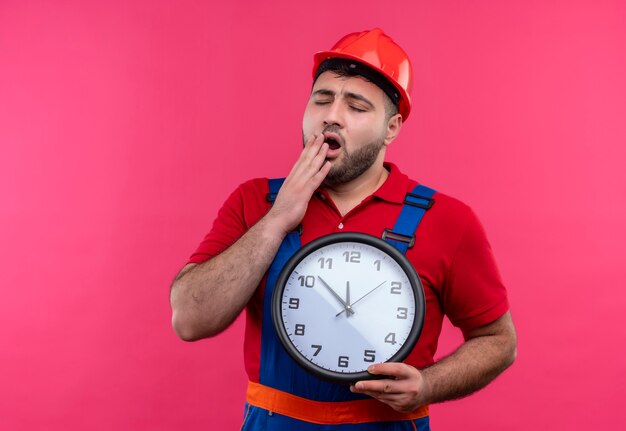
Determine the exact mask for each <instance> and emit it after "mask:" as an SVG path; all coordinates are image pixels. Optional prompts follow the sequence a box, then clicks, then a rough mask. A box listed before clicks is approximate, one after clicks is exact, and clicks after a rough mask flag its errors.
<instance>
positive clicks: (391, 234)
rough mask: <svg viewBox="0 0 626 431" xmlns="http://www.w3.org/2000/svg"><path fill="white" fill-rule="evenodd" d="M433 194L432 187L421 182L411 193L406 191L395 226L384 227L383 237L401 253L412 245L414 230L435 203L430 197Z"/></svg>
mask: <svg viewBox="0 0 626 431" xmlns="http://www.w3.org/2000/svg"><path fill="white" fill-rule="evenodd" d="M434 194H435V190H434V189H431V188H430V187H426V186H423V185H421V184H418V185H417V186H415V188H414V189H413V190H412V191H411V193H407V194H406V197H405V198H404V205H403V206H402V211H400V215H399V216H398V219H397V220H396V224H395V226H394V227H393V229H385V231H384V232H383V239H384V240H385V241H387V242H388V243H390V244H391V245H393V246H394V247H396V248H397V249H398V250H400V251H401V252H402V253H403V254H405V253H406V251H407V250H408V249H409V248H411V247H413V244H414V243H415V230H416V229H417V227H418V226H419V224H420V222H421V221H422V217H424V214H425V213H426V211H427V210H428V209H430V208H431V207H432V206H433V204H434V203H435V200H434V199H433V198H432V196H433V195H434Z"/></svg>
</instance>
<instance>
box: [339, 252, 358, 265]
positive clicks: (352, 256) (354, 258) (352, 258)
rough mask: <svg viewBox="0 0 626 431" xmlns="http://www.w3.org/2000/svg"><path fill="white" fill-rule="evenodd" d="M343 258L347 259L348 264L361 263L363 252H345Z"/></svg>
mask: <svg viewBox="0 0 626 431" xmlns="http://www.w3.org/2000/svg"><path fill="white" fill-rule="evenodd" d="M343 257H345V258H346V262H349V263H361V252H360V251H344V252H343Z"/></svg>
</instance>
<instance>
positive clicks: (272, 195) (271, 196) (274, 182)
mask: <svg viewBox="0 0 626 431" xmlns="http://www.w3.org/2000/svg"><path fill="white" fill-rule="evenodd" d="M267 182H268V183H269V186H270V192H269V193H268V194H267V201H268V202H271V203H272V205H273V204H274V201H275V200H276V195H278V191H279V190H280V188H281V187H282V185H283V183H284V182H285V179H284V178H270V179H269V180H267Z"/></svg>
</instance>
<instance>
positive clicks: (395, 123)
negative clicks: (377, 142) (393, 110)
mask: <svg viewBox="0 0 626 431" xmlns="http://www.w3.org/2000/svg"><path fill="white" fill-rule="evenodd" d="M400 129H402V115H400V114H396V115H394V116H393V117H391V118H390V119H389V121H387V135H386V136H385V142H384V143H385V145H389V144H391V142H392V141H393V140H394V139H396V136H398V134H399V133H400Z"/></svg>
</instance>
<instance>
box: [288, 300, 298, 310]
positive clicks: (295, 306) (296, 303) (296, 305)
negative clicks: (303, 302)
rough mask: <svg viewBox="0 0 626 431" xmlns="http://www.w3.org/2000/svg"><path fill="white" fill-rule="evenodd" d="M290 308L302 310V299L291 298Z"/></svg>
mask: <svg viewBox="0 0 626 431" xmlns="http://www.w3.org/2000/svg"><path fill="white" fill-rule="evenodd" d="M289 308H291V309H292V310H297V309H298V308H300V298H289Z"/></svg>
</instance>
